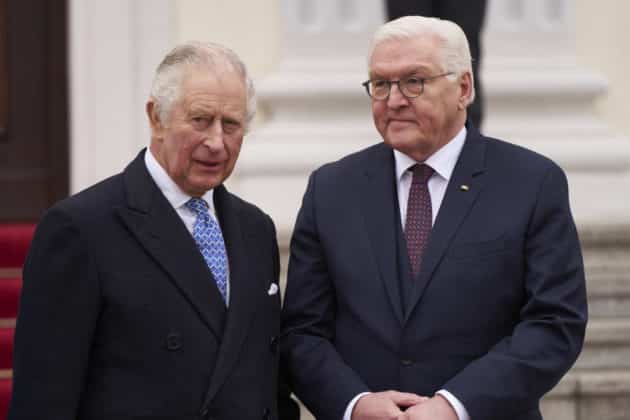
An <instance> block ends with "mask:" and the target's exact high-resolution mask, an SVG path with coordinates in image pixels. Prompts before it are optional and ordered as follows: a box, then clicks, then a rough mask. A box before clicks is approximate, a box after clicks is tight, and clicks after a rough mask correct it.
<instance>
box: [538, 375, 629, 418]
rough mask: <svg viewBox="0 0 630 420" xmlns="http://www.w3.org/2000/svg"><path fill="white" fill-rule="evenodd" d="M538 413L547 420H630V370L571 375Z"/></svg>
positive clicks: (563, 379)
mask: <svg viewBox="0 0 630 420" xmlns="http://www.w3.org/2000/svg"><path fill="white" fill-rule="evenodd" d="M541 409H542V412H543V417H544V418H545V419H550V420H630V369H617V370H596V371H575V370H574V371H571V372H569V373H568V374H567V375H566V376H565V377H564V378H562V380H561V381H560V383H559V384H558V385H557V386H556V387H555V388H554V389H553V390H552V391H551V392H550V393H549V394H547V395H546V396H545V398H543V400H542V403H541Z"/></svg>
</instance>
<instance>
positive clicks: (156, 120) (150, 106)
mask: <svg viewBox="0 0 630 420" xmlns="http://www.w3.org/2000/svg"><path fill="white" fill-rule="evenodd" d="M146 112H147V117H148V118H149V126H150V127H151V137H152V138H160V137H162V130H163V129H164V124H163V123H162V120H161V119H160V113H159V112H158V106H157V104H156V103H155V100H154V99H153V98H151V99H149V101H148V102H147V105H146Z"/></svg>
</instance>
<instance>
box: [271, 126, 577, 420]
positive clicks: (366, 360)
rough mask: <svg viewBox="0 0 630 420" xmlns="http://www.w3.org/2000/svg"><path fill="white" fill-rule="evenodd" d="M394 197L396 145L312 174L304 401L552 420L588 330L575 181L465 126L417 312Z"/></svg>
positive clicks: (291, 349)
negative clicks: (449, 400) (546, 414)
mask: <svg viewBox="0 0 630 420" xmlns="http://www.w3.org/2000/svg"><path fill="white" fill-rule="evenodd" d="M462 186H465V187H462ZM466 187H467V188H466ZM396 194H397V193H396V181H395V174H394V157H393V153H392V150H391V149H390V148H389V147H388V146H386V145H385V144H379V145H376V146H373V147H370V148H368V149H366V150H363V151H361V152H358V153H356V154H353V155H350V156H348V157H346V158H344V159H342V160H340V161H338V162H335V163H332V164H328V165H325V166H323V167H322V168H320V169H318V170H316V171H315V172H314V173H313V174H312V175H311V177H310V180H309V183H308V188H307V191H306V193H305V195H304V200H303V203H302V208H301V210H300V212H299V215H298V218H297V222H296V225H295V231H294V233H293V238H292V241H291V258H290V262H289V275H288V286H287V292H286V299H285V306H284V310H283V325H282V333H283V337H284V338H283V340H282V345H281V347H282V354H283V357H284V359H285V360H286V362H287V363H288V366H289V369H290V372H291V381H292V384H293V387H294V391H295V393H296V394H297V396H298V397H299V398H300V399H301V400H302V401H303V402H304V403H305V404H306V405H307V407H308V408H309V409H310V410H311V411H312V412H313V413H314V414H315V416H316V417H317V418H318V419H326V420H328V419H330V420H340V419H341V418H342V415H343V412H344V410H345V408H346V406H347V404H348V403H349V401H350V400H351V399H352V398H353V397H354V396H356V395H357V394H358V393H360V392H364V391H382V390H388V389H394V390H400V391H409V392H415V393H418V394H420V395H428V396H432V395H433V394H434V393H435V392H436V391H437V390H439V389H442V388H443V389H446V390H448V391H450V392H451V393H452V394H453V395H455V396H456V397H457V398H458V399H459V400H460V401H461V402H462V403H463V404H464V406H465V407H466V409H467V410H468V412H469V414H470V415H471V418H472V419H473V420H492V419H511V420H516V419H519V420H525V419H527V420H534V419H540V418H541V415H540V411H539V399H540V398H541V397H542V396H543V394H545V393H546V392H547V391H549V390H550V389H551V388H552V387H553V386H554V385H555V384H556V383H557V382H558V381H559V380H560V378H561V377H562V375H563V374H564V373H565V372H566V371H567V370H568V369H569V367H570V366H571V365H572V364H573V363H574V361H575V360H576V358H577V356H578V354H579V352H580V350H581V348H582V343H583V340H584V330H585V325H586V320H587V304H586V292H585V280H584V271H583V264H582V256H581V251H580V245H579V241H578V237H577V233H576V228H575V225H574V222H573V219H572V216H571V212H570V209H569V199H568V191H567V180H566V177H565V175H564V173H563V172H562V170H561V169H560V168H559V167H558V166H557V165H555V164H554V163H553V162H551V161H550V160H548V159H547V158H544V157H542V156H540V155H538V154H536V153H534V152H531V151H529V150H526V149H524V148H521V147H518V146H515V145H511V144H509V143H506V142H503V141H500V140H496V139H492V138H487V137H484V136H482V135H480V134H479V133H478V132H477V131H476V130H475V129H474V128H473V127H469V129H468V135H467V138H466V142H465V144H464V147H463V149H462V153H461V155H460V157H459V160H458V162H457V164H456V166H455V169H454V172H453V174H452V177H451V180H450V182H449V185H448V187H447V190H446V194H445V196H444V200H443V202H442V204H441V207H440V210H439V213H438V215H437V219H436V221H435V224H434V227H433V230H432V233H431V236H430V240H429V243H428V245H427V248H426V250H425V254H424V257H423V262H422V267H421V272H420V274H419V276H418V278H416V279H415V280H413V282H414V283H413V286H412V287H411V288H410V291H409V292H407V293H408V294H409V295H408V296H405V298H406V299H404V301H406V302H407V305H406V306H407V307H406V308H403V304H402V303H401V301H403V300H402V299H401V293H402V292H401V289H402V288H401V287H400V285H401V282H400V280H401V276H402V281H406V273H405V272H404V270H401V266H400V264H399V263H398V261H399V258H398V255H397V249H398V248H400V247H397V246H396V243H397V236H398V235H397V233H396V231H397V229H399V228H400V227H399V224H400V216H399V215H398V214H397V212H398V210H397V204H396V203H397V195H396ZM402 252H406V251H404V250H403V251H402Z"/></svg>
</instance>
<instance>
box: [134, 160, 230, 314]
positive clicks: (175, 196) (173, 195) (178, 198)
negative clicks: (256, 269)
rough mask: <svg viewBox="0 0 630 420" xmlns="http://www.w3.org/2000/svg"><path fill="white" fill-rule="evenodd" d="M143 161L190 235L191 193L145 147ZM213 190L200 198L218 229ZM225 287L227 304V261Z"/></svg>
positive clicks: (192, 222)
mask: <svg viewBox="0 0 630 420" xmlns="http://www.w3.org/2000/svg"><path fill="white" fill-rule="evenodd" d="M144 163H145V165H146V166H147V170H148V171H149V175H151V178H153V181H155V183H156V184H157V186H158V188H159V189H160V190H161V191H162V194H164V196H165V197H166V199H167V200H168V202H169V203H170V204H171V206H173V209H175V212H176V213H177V215H178V216H179V217H180V218H181V219H182V221H183V222H184V225H186V229H188V232H190V234H191V235H192V233H193V226H194V225H195V220H196V219H197V215H196V214H195V213H194V212H193V211H192V210H190V209H189V208H188V207H186V203H187V202H188V200H190V199H191V198H192V196H191V195H189V194H186V193H185V192H184V191H182V189H181V188H179V186H178V185H177V184H176V183H175V182H174V181H173V180H172V179H171V177H170V176H169V175H168V174H167V173H166V171H165V170H164V168H162V165H160V163H159V162H158V161H157V159H155V156H153V153H151V150H149V149H148V148H147V151H146V152H145V153H144ZM213 195H214V190H209V191H206V193H205V194H204V195H202V196H201V197H200V198H202V199H203V200H205V202H206V203H208V210H209V213H210V217H212V218H213V219H214V220H215V221H216V222H217V226H219V229H221V224H220V223H219V219H218V218H217V212H216V209H215V208H214V201H213V199H212V198H213ZM227 264H228V267H227V287H226V290H225V304H226V306H227V305H229V302H230V263H229V261H228V262H227Z"/></svg>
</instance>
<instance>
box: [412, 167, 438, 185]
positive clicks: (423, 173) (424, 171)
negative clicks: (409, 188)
mask: <svg viewBox="0 0 630 420" xmlns="http://www.w3.org/2000/svg"><path fill="white" fill-rule="evenodd" d="M409 170H410V171H411V172H412V173H413V179H412V181H411V182H412V183H418V182H420V183H422V184H426V183H427V181H428V180H429V178H431V175H433V172H435V171H434V170H433V168H432V167H430V166H429V165H426V164H424V163H422V164H418V163H416V164H415V165H413V166H412V167H411V168H409Z"/></svg>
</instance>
